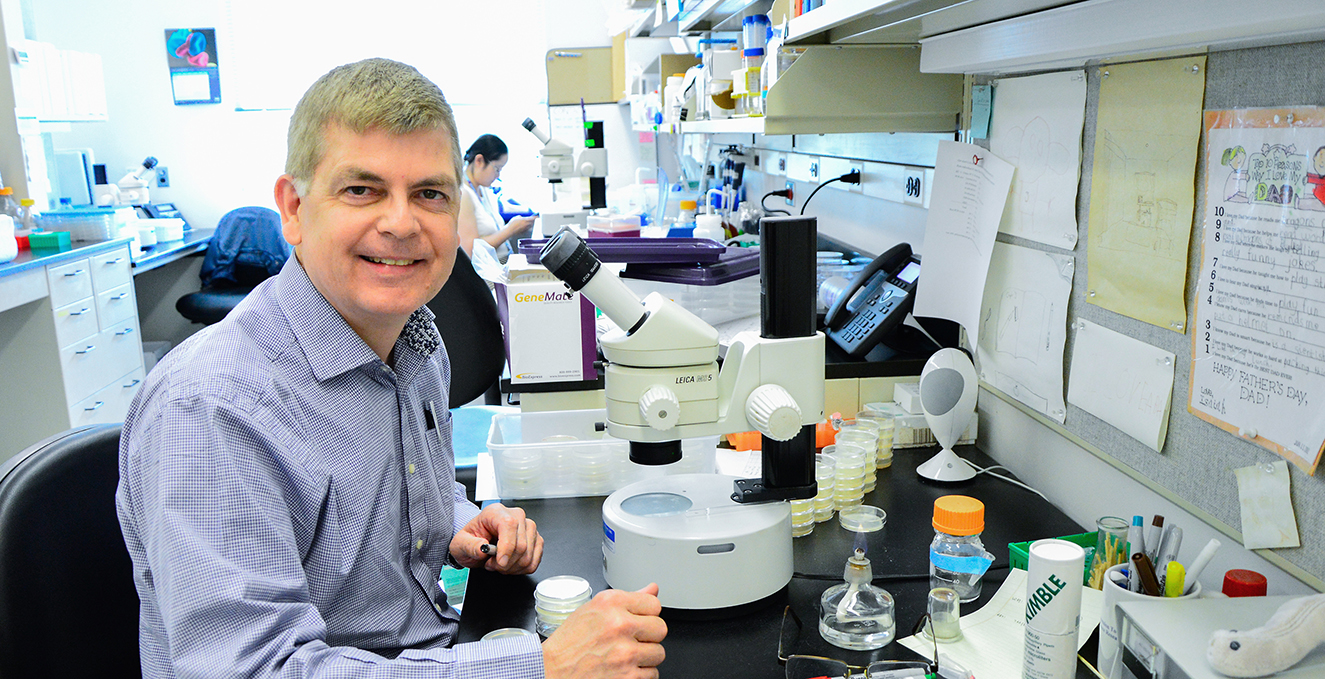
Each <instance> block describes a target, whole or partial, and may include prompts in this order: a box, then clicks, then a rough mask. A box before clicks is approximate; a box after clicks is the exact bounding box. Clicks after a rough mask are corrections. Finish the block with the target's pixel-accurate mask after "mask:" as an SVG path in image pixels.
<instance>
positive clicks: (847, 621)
mask: <svg viewBox="0 0 1325 679" xmlns="http://www.w3.org/2000/svg"><path fill="white" fill-rule="evenodd" d="M843 578H844V579H845V580H846V582H844V583H842V584H839V585H833V586H832V587H829V588H828V591H826V592H824V593H823V596H822V597H821V598H820V599H819V634H820V636H822V637H823V638H824V641H827V642H828V643H830V644H832V645H834V646H837V647H839V648H846V649H850V650H853V651H869V650H873V649H876V648H883V647H884V646H886V645H888V643H889V642H891V641H892V640H893V638H894V637H895V636H896V635H897V621H896V617H895V611H896V605H895V604H894V603H893V596H892V595H891V594H889V593H888V590H886V589H883V588H882V587H875V586H874V584H873V582H872V581H873V580H874V572H873V570H872V569H871V568H870V560H869V559H866V558H865V534H864V533H856V545H855V553H854V554H852V556H851V558H849V559H847V564H846V570H845V572H844V573H843Z"/></svg>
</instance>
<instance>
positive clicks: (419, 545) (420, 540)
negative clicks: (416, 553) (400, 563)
mask: <svg viewBox="0 0 1325 679" xmlns="http://www.w3.org/2000/svg"><path fill="white" fill-rule="evenodd" d="M414 548H415V549H423V538H419V541H418V542H416V543H414Z"/></svg>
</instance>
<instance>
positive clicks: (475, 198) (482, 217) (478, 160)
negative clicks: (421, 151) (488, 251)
mask: <svg viewBox="0 0 1325 679" xmlns="http://www.w3.org/2000/svg"><path fill="white" fill-rule="evenodd" d="M507 159H508V156H507V150H506V143H505V142H503V141H502V140H501V139H499V138H497V137H496V136H495V135H491V134H485V135H483V136H481V137H479V138H478V139H475V140H474V143H473V144H471V145H470V147H469V150H468V151H466V152H465V181H464V184H463V185H462V186H461V187H460V193H461V202H460V220H459V222H458V223H457V228H458V230H459V232H460V247H462V248H464V250H465V254H467V255H469V256H471V257H472V256H473V255H474V239H476V238H477V239H482V240H483V241H484V242H486V243H487V244H488V245H491V246H492V247H493V248H495V249H496V250H497V257H498V258H499V259H501V261H503V262H504V261H506V258H507V257H508V256H509V255H510V254H511V250H510V247H509V246H507V245H506V241H507V240H509V239H510V238H512V237H514V236H518V235H520V234H522V233H524V232H525V231H527V230H528V229H529V227H531V226H533V223H534V218H533V217H512V218H511V221H509V222H505V221H504V220H503V219H502V217H501V212H499V211H498V209H497V197H496V195H494V194H493V192H492V183H493V182H494V181H497V178H498V177H500V176H501V169H502V168H503V167H505V165H506V161H507Z"/></svg>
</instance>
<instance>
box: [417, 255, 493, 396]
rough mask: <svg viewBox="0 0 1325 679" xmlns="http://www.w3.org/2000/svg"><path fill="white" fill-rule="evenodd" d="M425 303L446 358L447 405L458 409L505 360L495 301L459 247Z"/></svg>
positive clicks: (490, 381) (489, 383) (478, 392)
mask: <svg viewBox="0 0 1325 679" xmlns="http://www.w3.org/2000/svg"><path fill="white" fill-rule="evenodd" d="M428 308H429V309H432V312H433V314H435V315H436V316H437V319H436V323H437V330H438V331H439V332H440V333H441V334H442V343H443V344H445V345H446V353H447V355H448V356H450V358H451V407H452V408H458V407H460V406H462V405H465V404H466V403H469V402H470V401H473V400H474V399H476V398H478V397H479V396H482V395H483V393H484V392H486V391H487V390H488V388H489V387H491V386H492V385H493V384H495V383H496V382H497V378H499V377H501V373H502V368H503V367H504V366H505V365H506V347H505V345H504V344H502V334H501V333H502V331H501V317H500V316H498V315H497V301H496V300H495V299H494V298H493V297H492V290H490V289H489V288H488V284H487V283H486V282H484V280H483V279H482V278H480V277H479V275H478V272H476V271H474V265H473V264H472V263H470V261H469V257H467V256H466V255H465V251H464V250H458V251H457V252H456V257H455V267H454V268H453V269H452V270H451V277H450V278H448V279H447V280H446V285H443V286H442V289H441V291H439V292H438V293H437V296H436V297H433V298H432V301H431V302H428Z"/></svg>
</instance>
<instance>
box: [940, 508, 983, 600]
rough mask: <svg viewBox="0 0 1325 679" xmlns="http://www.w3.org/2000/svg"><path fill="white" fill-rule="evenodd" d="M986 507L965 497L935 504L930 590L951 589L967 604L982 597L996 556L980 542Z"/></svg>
mask: <svg viewBox="0 0 1325 679" xmlns="http://www.w3.org/2000/svg"><path fill="white" fill-rule="evenodd" d="M984 529H985V505H984V503H983V502H981V501H979V500H977V499H975V498H973V497H967V496H965V495H944V496H943V497H941V498H939V499H937V500H935V501H934V541H933V542H931V543H930V544H929V588H930V589H935V588H938V587H947V588H950V589H952V590H954V591H956V592H957V596H958V597H959V598H960V599H961V600H962V601H964V602H971V601H975V600H976V599H977V598H979V597H980V590H981V578H983V577H984V574H985V571H987V570H989V565H990V564H991V563H993V562H994V556H993V555H992V554H990V553H989V552H988V551H986V550H985V546H984V543H982V542H980V532H981V531H983V530H984Z"/></svg>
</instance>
